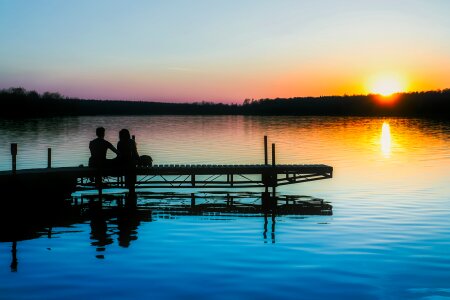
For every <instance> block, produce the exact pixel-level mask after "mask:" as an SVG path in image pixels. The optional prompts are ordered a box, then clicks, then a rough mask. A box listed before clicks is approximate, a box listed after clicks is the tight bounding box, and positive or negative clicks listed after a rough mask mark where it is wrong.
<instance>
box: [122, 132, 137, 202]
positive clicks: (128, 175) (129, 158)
mask: <svg viewBox="0 0 450 300" xmlns="http://www.w3.org/2000/svg"><path fill="white" fill-rule="evenodd" d="M117 162H118V165H119V166H120V167H122V168H123V169H124V171H125V186H126V187H127V188H128V189H129V191H130V194H131V195H134V194H135V185H136V171H135V170H136V164H137V163H138V162H139V154H138V152H137V148H136V142H135V141H134V140H132V139H131V136H130V132H129V131H128V129H122V130H121V131H120V132H119V142H118V143H117Z"/></svg>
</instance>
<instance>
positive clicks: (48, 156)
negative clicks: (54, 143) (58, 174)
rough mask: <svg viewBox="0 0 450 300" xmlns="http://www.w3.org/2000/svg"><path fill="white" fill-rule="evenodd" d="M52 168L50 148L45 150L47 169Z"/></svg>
mask: <svg viewBox="0 0 450 300" xmlns="http://www.w3.org/2000/svg"><path fill="white" fill-rule="evenodd" d="M51 167H52V148H48V149H47V168H48V169H50V168H51Z"/></svg>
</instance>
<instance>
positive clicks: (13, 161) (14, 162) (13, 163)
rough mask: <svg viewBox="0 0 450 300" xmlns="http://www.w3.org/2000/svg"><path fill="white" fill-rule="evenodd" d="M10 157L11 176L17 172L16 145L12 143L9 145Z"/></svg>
mask: <svg viewBox="0 0 450 300" xmlns="http://www.w3.org/2000/svg"><path fill="white" fill-rule="evenodd" d="M11 156H12V166H11V169H12V172H13V174H15V173H16V170H17V144H16V143H12V144H11Z"/></svg>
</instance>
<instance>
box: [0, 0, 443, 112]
mask: <svg viewBox="0 0 450 300" xmlns="http://www.w3.org/2000/svg"><path fill="white" fill-rule="evenodd" d="M0 38H1V46H0V88H8V87H10V86H22V87H24V88H26V89H35V90H37V91H39V92H43V91H57V92H60V93H62V94H64V95H66V96H74V97H80V98H100V99H130V100H153V101H202V100H207V101H222V102H224V101H225V102H235V103H241V102H242V101H243V100H244V99H245V98H255V99H257V98H273V97H295V96H319V95H331V94H333V95H342V94H361V93H364V94H365V93H369V92H371V91H370V84H371V83H370V82H371V81H373V80H375V79H374V78H383V76H391V77H392V76H395V77H397V78H400V80H401V81H402V82H403V83H404V89H405V90H407V91H413V90H430V89H443V88H448V87H450V1H448V0H422V1H417V0H408V1H402V0H396V1H391V0H389V1H387V0H377V1H373V0H335V1H331V0H329V1H325V0H322V1H299V0H295V1H288V0H280V1H273V0H270V1H266V0H254V1H253V0H252V1H250V0H249V1H245V0H242V1H229V0H228V1H227V0H223V1H215V0H195V1H192V0H191V1H175V0H173V1H156V0H155V1H111V0H108V1H100V0H96V1H91V0H90V1H82V0H76V1H75V0H74V1H72V0H67V1H58V0H53V1H50V0H49V1H43V0H34V1H28V0H0Z"/></svg>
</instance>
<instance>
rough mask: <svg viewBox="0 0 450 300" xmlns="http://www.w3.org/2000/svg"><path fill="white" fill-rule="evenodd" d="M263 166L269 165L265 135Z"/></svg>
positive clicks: (265, 137)
mask: <svg viewBox="0 0 450 300" xmlns="http://www.w3.org/2000/svg"><path fill="white" fill-rule="evenodd" d="M264 164H265V165H268V164H269V157H268V153H267V135H265V136H264Z"/></svg>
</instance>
